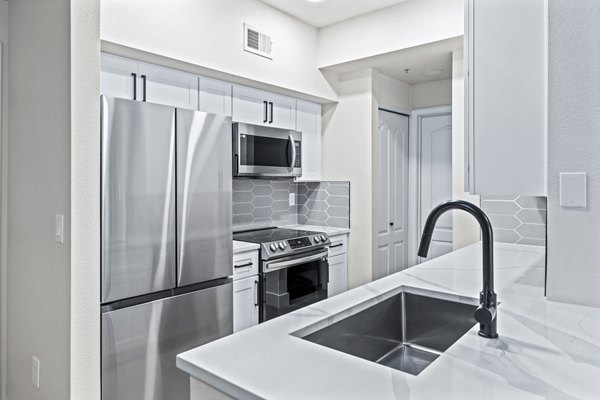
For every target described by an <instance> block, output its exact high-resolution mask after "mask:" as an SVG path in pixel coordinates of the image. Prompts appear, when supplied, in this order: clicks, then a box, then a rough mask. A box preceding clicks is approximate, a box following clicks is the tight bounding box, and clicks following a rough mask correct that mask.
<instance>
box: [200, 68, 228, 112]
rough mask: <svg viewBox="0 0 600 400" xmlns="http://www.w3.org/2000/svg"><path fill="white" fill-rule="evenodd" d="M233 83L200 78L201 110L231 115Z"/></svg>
mask: <svg viewBox="0 0 600 400" xmlns="http://www.w3.org/2000/svg"><path fill="white" fill-rule="evenodd" d="M231 86H232V85H231V83H228V82H223V81H219V80H216V79H210V78H204V77H201V78H200V93H199V110H200V111H205V112H209V113H213V114H220V115H228V116H231Z"/></svg>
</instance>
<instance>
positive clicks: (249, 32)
mask: <svg viewBox="0 0 600 400" xmlns="http://www.w3.org/2000/svg"><path fill="white" fill-rule="evenodd" d="M244 50H246V51H249V52H250V53H254V54H258V55H259V56H262V57H266V58H269V59H271V60H272V59H273V55H272V54H271V36H269V35H267V34H266V33H264V32H261V30H260V29H258V28H256V27H254V26H252V25H248V24H244Z"/></svg>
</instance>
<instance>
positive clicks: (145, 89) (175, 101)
mask: <svg viewBox="0 0 600 400" xmlns="http://www.w3.org/2000/svg"><path fill="white" fill-rule="evenodd" d="M139 74H140V78H141V79H142V88H141V89H142V94H141V96H142V97H141V99H142V100H145V101H147V102H149V103H157V104H164V105H167V106H172V107H180V108H187V109H190V110H197V109H198V77H197V76H196V75H192V74H188V73H186V72H180V71H176V70H172V69H169V68H164V67H159V66H156V65H151V64H145V63H140V65H139ZM144 80H145V82H143V81H144Z"/></svg>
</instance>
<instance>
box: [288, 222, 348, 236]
mask: <svg viewBox="0 0 600 400" xmlns="http://www.w3.org/2000/svg"><path fill="white" fill-rule="evenodd" d="M282 228H289V229H299V230H305V231H315V232H323V233H326V234H328V235H329V236H337V235H344V234H348V233H350V229H349V228H336V227H333V226H318V225H302V224H293V225H285V226H282Z"/></svg>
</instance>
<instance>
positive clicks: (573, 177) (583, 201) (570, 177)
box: [560, 172, 587, 208]
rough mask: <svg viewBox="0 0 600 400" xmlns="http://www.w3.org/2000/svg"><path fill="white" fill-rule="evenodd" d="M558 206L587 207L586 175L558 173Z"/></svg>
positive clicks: (582, 173)
mask: <svg viewBox="0 0 600 400" xmlns="http://www.w3.org/2000/svg"><path fill="white" fill-rule="evenodd" d="M560 206H561V207H574V208H585V207H587V173H585V172H561V173H560Z"/></svg>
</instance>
